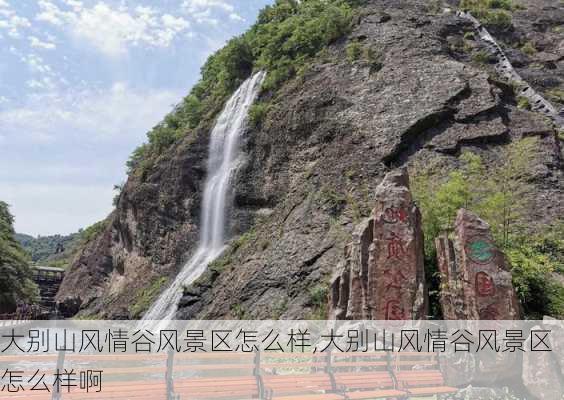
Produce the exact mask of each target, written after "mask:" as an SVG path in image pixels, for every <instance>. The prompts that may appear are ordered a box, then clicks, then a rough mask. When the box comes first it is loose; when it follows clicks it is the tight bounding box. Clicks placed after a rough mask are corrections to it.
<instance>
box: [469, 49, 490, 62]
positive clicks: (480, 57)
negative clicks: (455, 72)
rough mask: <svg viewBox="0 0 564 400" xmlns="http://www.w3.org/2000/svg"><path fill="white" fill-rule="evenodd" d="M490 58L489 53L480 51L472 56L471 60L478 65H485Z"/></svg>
mask: <svg viewBox="0 0 564 400" xmlns="http://www.w3.org/2000/svg"><path fill="white" fill-rule="evenodd" d="M490 57H491V56H490V53H488V51H487V50H480V51H477V52H476V53H474V54H473V55H472V60H473V61H474V62H477V63H480V64H487V63H489V61H490Z"/></svg>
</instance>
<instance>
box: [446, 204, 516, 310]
mask: <svg viewBox="0 0 564 400" xmlns="http://www.w3.org/2000/svg"><path fill="white" fill-rule="evenodd" d="M436 245H437V257H438V263H439V270H440V272H441V303H442V304H441V306H442V309H443V314H444V319H486V320H501V319H505V320H512V319H519V318H520V308H519V303H518V301H517V295H516V293H515V290H514V288H513V284H512V282H511V272H510V268H509V263H508V261H507V259H506V257H505V254H503V252H502V251H501V250H500V249H499V248H498V247H497V246H496V245H495V243H494V241H493V237H492V234H491V230H490V227H489V225H488V224H487V223H486V222H485V221H484V220H482V219H480V218H479V217H478V216H476V215H475V214H473V213H471V212H470V211H467V210H464V209H461V210H460V211H459V212H458V214H457V217H456V222H455V230H454V242H452V241H450V240H449V239H448V238H447V237H446V236H445V235H443V236H441V237H439V238H438V239H437V241H436Z"/></svg>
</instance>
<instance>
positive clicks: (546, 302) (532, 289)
mask: <svg viewBox="0 0 564 400" xmlns="http://www.w3.org/2000/svg"><path fill="white" fill-rule="evenodd" d="M506 253H507V256H508V258H509V260H510V262H511V265H512V266H513V268H512V274H513V284H514V285H515V288H516V290H517V293H518V295H519V298H520V300H521V304H523V307H524V312H525V315H526V316H527V317H529V318H537V319H542V318H543V316H545V315H550V316H553V317H555V318H558V319H562V318H563V317H564V285H563V284H562V283H561V282H562V281H563V279H562V276H563V275H560V277H561V278H560V282H558V280H557V279H556V276H557V275H555V274H564V222H563V221H560V222H559V223H557V224H555V225H554V226H552V227H549V228H548V229H547V230H546V231H545V232H543V233H542V234H535V235H533V236H528V237H520V238H519V241H516V242H515V243H513V245H512V246H510V248H509V249H507V251H506Z"/></svg>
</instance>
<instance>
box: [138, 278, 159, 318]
mask: <svg viewBox="0 0 564 400" xmlns="http://www.w3.org/2000/svg"><path fill="white" fill-rule="evenodd" d="M167 283H168V278H167V277H165V276H161V277H160V278H158V279H157V280H155V281H154V282H153V283H152V284H151V286H149V287H148V288H145V289H141V290H139V291H138V292H137V295H136V296H135V300H134V301H133V304H132V305H131V306H129V313H130V314H131V318H139V317H141V316H142V315H143V313H144V312H145V311H147V310H148V309H149V307H150V306H151V304H153V301H154V300H155V299H156V298H157V296H158V295H159V293H160V292H161V291H162V289H163V288H164V287H165V286H166V284H167Z"/></svg>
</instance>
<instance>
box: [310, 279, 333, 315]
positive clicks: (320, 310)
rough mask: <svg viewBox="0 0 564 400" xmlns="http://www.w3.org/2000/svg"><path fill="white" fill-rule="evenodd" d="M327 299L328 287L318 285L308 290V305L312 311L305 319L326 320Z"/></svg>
mask: <svg viewBox="0 0 564 400" xmlns="http://www.w3.org/2000/svg"><path fill="white" fill-rule="evenodd" d="M328 297H329V286H328V285H327V284H318V285H315V286H314V287H312V288H311V289H310V290H309V303H310V304H311V305H312V311H311V313H310V314H309V316H308V317H307V318H306V319H311V320H325V319H327V304H328Z"/></svg>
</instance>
